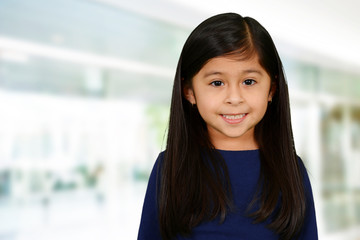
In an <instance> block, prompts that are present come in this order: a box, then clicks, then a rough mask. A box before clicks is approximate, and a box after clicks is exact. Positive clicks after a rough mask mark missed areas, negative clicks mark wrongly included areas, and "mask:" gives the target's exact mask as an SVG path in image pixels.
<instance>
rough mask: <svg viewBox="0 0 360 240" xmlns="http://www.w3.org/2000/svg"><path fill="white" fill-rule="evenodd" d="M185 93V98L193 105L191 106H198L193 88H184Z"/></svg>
mask: <svg viewBox="0 0 360 240" xmlns="http://www.w3.org/2000/svg"><path fill="white" fill-rule="evenodd" d="M183 91H184V96H185V98H186V99H187V100H188V101H189V102H190V103H191V105H194V104H196V99H195V95H194V90H193V89H192V88H191V87H189V86H186V87H184V90H183Z"/></svg>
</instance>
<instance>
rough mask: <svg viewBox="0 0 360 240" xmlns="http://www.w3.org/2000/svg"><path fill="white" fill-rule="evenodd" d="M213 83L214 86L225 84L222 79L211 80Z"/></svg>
mask: <svg viewBox="0 0 360 240" xmlns="http://www.w3.org/2000/svg"><path fill="white" fill-rule="evenodd" d="M211 85H213V86H214V87H220V86H222V85H224V83H223V82H222V81H213V82H211Z"/></svg>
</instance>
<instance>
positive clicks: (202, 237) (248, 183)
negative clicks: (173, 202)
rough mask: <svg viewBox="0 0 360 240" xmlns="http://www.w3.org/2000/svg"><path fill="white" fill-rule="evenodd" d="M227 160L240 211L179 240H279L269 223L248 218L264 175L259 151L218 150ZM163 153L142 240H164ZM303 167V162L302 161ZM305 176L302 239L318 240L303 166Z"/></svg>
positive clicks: (147, 197) (146, 209) (148, 194)
mask: <svg viewBox="0 0 360 240" xmlns="http://www.w3.org/2000/svg"><path fill="white" fill-rule="evenodd" d="M218 151H219V152H220V153H221V155H222V156H223V158H224V160H225V162H226V164H227V167H228V171H229V177H230V181H231V187H232V192H233V198H234V203H235V205H236V208H237V210H236V211H235V212H231V213H228V214H227V215H226V219H225V221H224V222H223V223H221V224H219V220H214V221H210V222H203V223H201V224H200V225H199V226H196V227H195V228H193V230H192V234H191V237H190V238H184V237H181V236H179V237H178V239H193V240H239V239H244V240H255V239H259V240H260V239H261V240H264V239H267V240H268V239H278V238H279V236H278V235H277V234H276V233H274V232H273V231H272V230H270V229H268V228H266V224H267V223H268V222H263V223H257V224H254V223H253V219H252V218H249V217H248V216H247V215H246V209H247V207H248V205H249V203H250V201H251V200H252V198H253V196H254V194H255V192H256V187H257V181H258V178H259V174H260V156H259V150H248V151H224V150H218ZM162 158H163V153H161V154H160V155H159V157H158V159H157V161H156V164H155V166H154V168H153V170H152V172H151V175H150V179H149V183H148V188H147V191H146V195H145V201H144V206H143V212H142V217H141V222H140V228H139V234H138V240H160V239H161V236H160V228H159V223H158V213H157V206H156V177H157V176H156V173H157V163H158V162H159V161H160V162H161V161H162ZM300 162H301V163H302V161H300ZM301 166H302V168H303V169H302V170H303V172H304V174H303V175H304V186H305V191H306V196H307V212H306V219H305V224H304V227H303V229H302V231H301V234H300V237H299V239H300V240H302V239H309V240H316V239H318V236H317V226H316V217H315V209H314V201H313V195H312V190H311V185H310V181H309V177H308V174H307V172H306V169H305V167H304V166H303V164H301Z"/></svg>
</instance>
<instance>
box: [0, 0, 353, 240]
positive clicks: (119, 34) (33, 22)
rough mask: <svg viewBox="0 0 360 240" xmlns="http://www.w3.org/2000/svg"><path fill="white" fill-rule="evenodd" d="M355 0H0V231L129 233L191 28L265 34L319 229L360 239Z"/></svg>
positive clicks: (38, 238)
mask: <svg viewBox="0 0 360 240" xmlns="http://www.w3.org/2000/svg"><path fill="white" fill-rule="evenodd" d="M358 9H360V3H359V2H358V1H355V0H353V1H351V0H342V1H335V0H328V1H325V0H324V1H307V0H305V1H285V0H278V1H266V0H257V1H235V0H223V1H209V0H208V1H190V0H153V1H147V0H134V1H125V0H124V1H120V0H119V1H117V0H51V1H49V0H0V239H1V240H30V239H31V240H58V239H59V240H60V239H61V240H63V239H66V240H72V239H77V240H78V239H87V240H93V239H94V240H95V239H96V240H97V239H107V240H112V239H114V240H115V239H124V240H128V239H129V240H130V239H136V236H137V230H138V226H139V221H140V215H141V210H142V204H143V198H144V194H145V190H146V185H147V180H148V177H149V173H150V170H151V168H152V166H153V163H154V161H155V159H156V157H157V155H158V153H159V152H160V151H162V150H164V148H165V140H164V139H165V137H164V136H165V133H166V127H167V120H168V114H169V104H170V98H171V88H172V81H173V76H174V74H175V68H176V64H177V60H178V57H179V54H180V51H181V48H182V45H183V44H184V42H185V40H186V38H187V36H188V35H189V33H190V32H191V31H192V29H193V28H194V27H195V26H197V25H198V24H199V23H200V22H201V21H203V20H204V19H206V18H207V17H209V16H211V15H214V14H217V13H221V12H227V11H232V12H237V13H240V14H241V15H243V16H251V17H254V18H255V19H257V20H258V21H259V22H260V23H262V25H263V26H264V27H265V28H266V29H267V30H268V31H269V32H270V34H271V35H272V36H273V38H274V41H275V43H276V45H277V47H278V50H279V53H280V55H281V58H282V60H283V63H284V68H285V72H286V75H287V79H288V83H289V88H290V89H289V91H290V96H291V107H292V121H293V123H292V124H293V130H294V135H295V143H296V148H297V151H298V154H299V155H300V156H301V157H302V158H303V160H304V162H305V164H306V166H307V168H308V171H309V175H310V179H311V182H312V185H313V191H314V198H315V204H316V210H317V219H318V228H319V237H320V239H330V240H332V239H333V240H338V239H346V240H359V239H360V44H359V42H360V17H359V15H358V13H357V11H358Z"/></svg>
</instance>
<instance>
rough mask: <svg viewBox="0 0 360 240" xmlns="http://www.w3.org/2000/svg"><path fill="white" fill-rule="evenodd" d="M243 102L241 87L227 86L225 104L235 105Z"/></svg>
mask: <svg viewBox="0 0 360 240" xmlns="http://www.w3.org/2000/svg"><path fill="white" fill-rule="evenodd" d="M242 102H244V98H243V95H242V93H241V87H240V86H238V85H233V86H229V87H228V89H227V96H226V103H228V104H232V105H237V104H240V103H242Z"/></svg>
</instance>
